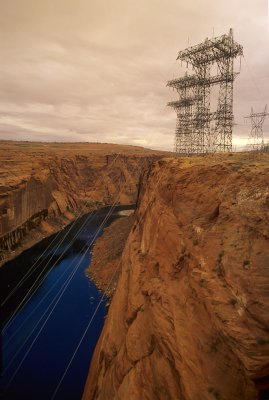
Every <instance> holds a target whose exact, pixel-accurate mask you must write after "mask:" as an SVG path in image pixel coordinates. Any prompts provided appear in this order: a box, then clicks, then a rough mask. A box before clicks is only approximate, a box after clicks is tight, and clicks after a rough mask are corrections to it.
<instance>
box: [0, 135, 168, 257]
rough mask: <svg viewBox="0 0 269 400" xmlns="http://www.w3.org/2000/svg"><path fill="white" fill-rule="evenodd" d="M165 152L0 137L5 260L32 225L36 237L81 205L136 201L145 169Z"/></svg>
mask: <svg viewBox="0 0 269 400" xmlns="http://www.w3.org/2000/svg"><path fill="white" fill-rule="evenodd" d="M162 155H163V153H161V152H157V151H151V150H146V149H143V148H139V147H134V146H121V145H113V144H88V143H85V144H64V143H62V144H57V143H52V144H46V143H31V142H1V143H0V161H1V164H0V176H1V181H0V251H1V258H2V262H3V260H5V258H6V256H7V255H8V254H9V253H10V250H12V249H13V248H14V247H16V246H18V244H19V243H20V242H21V240H22V239H23V238H25V237H27V235H28V236H29V235H30V232H32V230H33V228H38V229H40V235H41V236H40V235H37V236H36V238H35V241H37V240H40V237H43V236H44V235H46V233H48V232H49V233H52V232H54V231H56V230H58V229H60V227H61V225H62V224H64V223H66V222H68V221H69V220H70V219H71V220H72V219H73V218H74V217H75V214H76V212H77V210H78V209H84V211H87V210H88V211H90V210H91V209H93V208H96V207H98V206H100V205H108V204H112V203H114V202H117V203H121V204H123V203H124V204H126V203H127V204H128V203H134V202H135V201H136V197H137V188H138V182H139V178H140V175H141V171H142V170H143V169H144V168H147V167H148V166H149V165H150V163H151V162H152V160H155V159H157V158H160V157H161V156H162ZM61 217H62V220H61Z"/></svg>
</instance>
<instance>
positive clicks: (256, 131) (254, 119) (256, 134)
mask: <svg viewBox="0 0 269 400" xmlns="http://www.w3.org/2000/svg"><path fill="white" fill-rule="evenodd" d="M267 115H269V113H268V112H267V105H266V106H265V107H264V111H263V112H259V113H254V112H253V108H251V113H250V115H248V116H247V117H245V118H248V119H250V122H251V131H250V135H249V147H250V150H256V151H259V150H262V149H263V147H264V138H263V123H264V120H265V118H266V116H267Z"/></svg>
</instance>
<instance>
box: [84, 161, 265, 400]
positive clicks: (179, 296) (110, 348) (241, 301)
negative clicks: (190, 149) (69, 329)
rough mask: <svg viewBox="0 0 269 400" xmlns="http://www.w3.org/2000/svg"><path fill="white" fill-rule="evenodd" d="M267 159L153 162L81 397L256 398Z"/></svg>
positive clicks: (261, 365) (261, 353)
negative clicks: (154, 163)
mask: <svg viewBox="0 0 269 400" xmlns="http://www.w3.org/2000/svg"><path fill="white" fill-rule="evenodd" d="M268 161H269V157H268V155H267V156H260V157H259V158H257V159H250V158H249V157H247V156H246V155H231V156H230V157H229V156H222V157H207V158H195V159H185V161H181V160H169V159H166V160H161V161H159V162H157V163H156V165H155V167H154V168H152V169H151V170H150V172H149V173H148V179H147V180H145V182H144V185H143V188H142V190H141V196H140V204H139V207H138V210H137V211H136V219H135V223H134V226H133V229H132V231H131V233H130V235H129V238H128V241H127V244H126V247H125V250H124V252H123V256H122V269H121V274H120V277H119V282H118V285H117V289H116V292H115V295H114V297H113V300H112V303H111V306H110V309H109V313H108V317H107V319H106V323H105V326H104V329H103V332H102V335H101V337H100V340H99V342H98V345H97V348H96V350H95V354H94V357H93V360H92V363H91V368H90V373H89V377H88V381H87V383H86V387H85V392H84V396H83V399H84V400H86V399H87V400H89V399H91V400H93V399H95V400H97V399H98V400H101V399H102V400H107V399H110V400H112V399H122V400H126V399H135V400H136V399H137V400H140V399H149V400H154V399H162V400H163V399H171V400H175V399H184V400H194V399H195V400H199V399H201V400H204V399H206V400H207V399H208V400H209V399H211V400H212V399H217V400H239V399H240V400H253V399H257V398H258V389H260V393H261V391H262V388H263V389H265V388H266V387H267V385H268V382H269V187H268V182H269V166H268V165H269V164H268ZM262 382H263V384H262Z"/></svg>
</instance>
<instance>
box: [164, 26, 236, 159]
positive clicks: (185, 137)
mask: <svg viewBox="0 0 269 400" xmlns="http://www.w3.org/2000/svg"><path fill="white" fill-rule="evenodd" d="M242 55H243V47H242V46H241V45H240V44H238V43H236V42H235V41H234V39H233V31H232V29H230V32H229V34H228V35H222V36H220V37H215V38H212V39H206V40H205V41H204V42H203V43H201V44H198V45H196V46H193V47H188V48H187V49H185V50H183V51H180V52H179V54H178V57H177V60H181V62H184V61H185V62H186V63H187V67H188V65H189V64H190V65H191V66H192V68H193V69H194V72H195V73H194V74H192V75H188V74H187V73H186V74H185V76H184V77H182V78H177V79H173V80H170V81H168V82H167V86H169V87H171V88H173V89H176V91H177V92H178V95H179V100H177V101H171V102H169V103H168V106H170V107H172V108H174V110H175V111H176V113H177V124H176V134H175V152H176V153H179V154H187V155H188V154H199V153H208V152H216V151H231V150H232V128H233V82H234V79H235V77H236V76H237V75H238V73H235V72H234V60H235V58H236V57H238V56H242ZM213 86H217V87H218V101H217V108H216V111H214V112H213V111H212V110H211V106H210V100H211V99H210V97H211V96H210V94H211V88H212V87H213Z"/></svg>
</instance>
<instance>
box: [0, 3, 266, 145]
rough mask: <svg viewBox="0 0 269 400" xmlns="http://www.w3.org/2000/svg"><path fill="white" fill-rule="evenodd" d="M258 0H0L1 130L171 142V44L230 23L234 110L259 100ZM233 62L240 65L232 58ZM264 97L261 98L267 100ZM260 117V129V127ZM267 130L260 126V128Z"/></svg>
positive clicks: (262, 57)
mask: <svg viewBox="0 0 269 400" xmlns="http://www.w3.org/2000/svg"><path fill="white" fill-rule="evenodd" d="M266 3H267V2H266V0H258V1H256V2H255V4H254V3H253V1H251V0H238V1H237V2H234V1H232V0H226V1H223V2H218V3H216V2H214V1H213V0H203V1H199V2H198V1H189V2H185V1H184V2H183V0H167V1H163V0H147V1H142V0H136V1H134V0H111V1H107V0H106V1H105V0H98V1H97V0H91V1H88V0H76V1H75V0H55V1H53V2H47V1H42V0H24V1H23V2H22V1H21V0H9V1H8V2H3V4H1V16H0V34H1V38H2V40H1V44H0V53H1V65H0V76H1V80H2V82H1V89H2V90H1V99H0V122H1V132H0V137H1V138H7V137H10V138H12V139H27V140H41V138H42V140H49V141H53V140H56V139H57V140H62V141H67V140H68V141H70V140H74V141H75V140H78V141H81V140H85V141H97V140H98V141H104V142H110V141H114V142H117V143H119V142H120V141H122V142H124V143H131V144H139V143H141V144H143V145H146V146H151V147H154V148H157V147H158V148H160V147H163V148H172V145H173V141H174V129H175V123H176V116H175V114H174V112H173V111H172V110H170V109H168V108H167V107H166V103H167V102H168V101H170V100H171V99H172V98H175V97H176V95H175V94H173V92H171V91H169V90H168V88H167V87H166V81H167V80H169V79H171V78H173V77H175V76H180V75H181V74H182V73H183V69H181V68H180V64H179V63H178V62H176V61H175V60H176V57H177V52H178V51H179V50H180V49H183V48H185V47H186V46H187V43H188V37H189V43H190V44H191V45H192V44H196V43H199V42H201V41H203V40H204V39H205V37H206V36H211V35H212V31H213V27H214V33H215V35H219V34H223V33H225V32H228V30H229V28H230V26H232V27H234V29H235V38H236V40H237V41H238V42H240V43H242V44H243V45H244V53H245V59H244V60H243V63H242V68H241V74H240V75H239V77H237V78H236V83H235V93H234V110H235V119H236V122H238V123H239V124H240V125H238V126H237V127H236V128H235V132H234V133H235V135H236V137H239V138H240V137H243V136H244V137H245V136H246V135H247V134H248V131H249V126H247V125H244V123H243V116H244V115H246V114H248V113H249V112H250V108H251V106H252V105H253V106H254V107H255V109H257V111H259V110H260V109H262V108H263V107H264V104H265V103H266V102H267V101H268V92H269V73H268V63H269V50H268V49H269V47H268V41H269V35H268V26H267V24H268V21H267V8H266V7H267V4H266ZM236 68H239V65H238V63H237V64H236ZM268 103H269V102H268ZM268 126H269V124H268V122H267V124H266V125H265V131H269V129H268ZM268 135H269V133H268Z"/></svg>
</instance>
